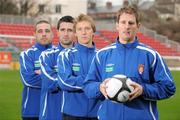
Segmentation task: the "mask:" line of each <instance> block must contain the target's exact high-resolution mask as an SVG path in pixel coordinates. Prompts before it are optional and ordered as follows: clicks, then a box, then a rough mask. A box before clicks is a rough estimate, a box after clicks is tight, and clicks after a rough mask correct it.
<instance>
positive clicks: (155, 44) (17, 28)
mask: <svg viewBox="0 0 180 120" xmlns="http://www.w3.org/2000/svg"><path fill="white" fill-rule="evenodd" d="M33 32H34V27H33V25H26V24H4V23H0V34H3V35H18V36H33ZM53 32H54V40H53V44H54V45H56V44H58V36H57V30H56V28H55V27H54V28H53ZM137 35H138V38H139V40H140V42H142V43H145V44H147V45H149V46H151V47H152V48H154V49H156V50H157V51H158V52H159V53H160V54H161V55H164V56H180V52H178V51H177V50H176V49H175V48H171V47H168V46H167V45H166V44H164V43H161V42H160V41H158V40H155V39H153V38H151V37H148V36H145V35H143V34H142V33H138V34H137ZM117 36H118V33H117V32H112V31H109V30H99V31H98V32H96V33H95V35H94V42H95V44H96V46H97V48H98V49H100V48H102V47H105V46H107V45H109V44H111V43H113V42H115V39H116V37H117ZM11 39H12V40H11V44H12V45H13V46H16V47H17V48H20V49H26V48H28V47H30V46H32V45H33V44H34V42H35V41H34V39H27V38H26V39H25V38H11ZM7 46H8V43H6V42H5V41H0V47H7Z"/></svg>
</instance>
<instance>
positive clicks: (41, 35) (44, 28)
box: [34, 23, 53, 45]
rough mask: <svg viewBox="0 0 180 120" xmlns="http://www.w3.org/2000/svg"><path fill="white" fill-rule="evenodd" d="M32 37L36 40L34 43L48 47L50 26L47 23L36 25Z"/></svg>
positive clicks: (51, 37) (50, 32)
mask: <svg viewBox="0 0 180 120" xmlns="http://www.w3.org/2000/svg"><path fill="white" fill-rule="evenodd" d="M34 36H35V38H36V42H38V43H40V44H41V45H48V44H50V43H52V39H53V32H52V28H51V26H50V25H49V24H47V23H39V24H37V25H36V30H35V34H34Z"/></svg>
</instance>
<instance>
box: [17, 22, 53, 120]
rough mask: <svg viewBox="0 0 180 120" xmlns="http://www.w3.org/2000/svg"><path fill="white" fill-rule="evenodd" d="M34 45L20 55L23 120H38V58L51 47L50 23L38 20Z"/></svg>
mask: <svg viewBox="0 0 180 120" xmlns="http://www.w3.org/2000/svg"><path fill="white" fill-rule="evenodd" d="M34 36H35V40H36V44H35V45H34V46H32V47H31V48H29V49H27V50H26V51H23V52H21V55H20V61H19V62H20V75H21V79H22V82H23V85H24V89H23V93H22V108H21V116H22V119H23V120H38V116H39V106H40V104H39V102H40V92H41V80H42V79H41V75H40V74H41V70H40V69H41V68H40V63H39V56H40V55H41V53H42V52H43V51H45V50H46V49H48V48H51V47H52V39H53V31H52V27H51V25H50V23H49V22H48V21H46V20H40V21H38V22H37V23H36V25H35V33H34Z"/></svg>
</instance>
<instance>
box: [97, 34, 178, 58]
mask: <svg viewBox="0 0 180 120" xmlns="http://www.w3.org/2000/svg"><path fill="white" fill-rule="evenodd" d="M99 33H100V34H101V35H102V36H104V37H106V38H107V39H109V41H111V42H115V39H116V38H117V36H118V33H117V32H112V31H108V30H100V31H99ZM137 36H138V38H139V40H140V42H142V43H144V44H147V45H149V46H151V47H152V48H154V49H155V50H157V51H158V52H159V53H160V54H161V55H163V56H180V52H178V51H177V50H176V49H175V48H172V47H168V46H167V45H166V44H165V43H162V42H160V41H158V40H155V39H153V38H151V37H149V36H146V35H144V34H142V33H140V32H139V33H138V34H137Z"/></svg>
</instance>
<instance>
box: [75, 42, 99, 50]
mask: <svg viewBox="0 0 180 120" xmlns="http://www.w3.org/2000/svg"><path fill="white" fill-rule="evenodd" d="M75 48H77V49H80V50H82V51H85V50H95V48H96V47H95V44H94V42H93V47H90V48H89V47H87V46H84V45H82V44H79V43H76V45H75Z"/></svg>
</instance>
